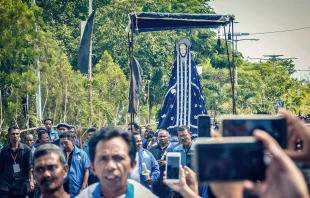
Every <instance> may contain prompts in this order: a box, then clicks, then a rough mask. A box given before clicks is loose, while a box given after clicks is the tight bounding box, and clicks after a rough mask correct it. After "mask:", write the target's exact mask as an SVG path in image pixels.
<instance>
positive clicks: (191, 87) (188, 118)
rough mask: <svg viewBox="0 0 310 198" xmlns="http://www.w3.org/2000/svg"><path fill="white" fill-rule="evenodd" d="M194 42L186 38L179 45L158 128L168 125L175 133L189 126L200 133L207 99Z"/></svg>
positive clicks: (170, 130) (194, 134)
mask: <svg viewBox="0 0 310 198" xmlns="http://www.w3.org/2000/svg"><path fill="white" fill-rule="evenodd" d="M190 47H191V42H190V40H189V39H188V38H182V39H181V40H179V42H178V43H177V44H176V51H177V54H176V57H175V60H174V63H173V68H172V73H171V77H170V80H169V86H168V89H167V92H166V95H165V98H164V103H163V106H162V110H161V115H160V120H159V124H158V129H160V128H166V129H168V130H169V132H170V133H171V132H172V131H173V130H174V129H175V128H177V127H179V126H183V125H186V126H188V127H189V128H190V130H191V132H192V133H193V136H194V137H195V136H197V119H198V115H201V114H206V113H207V112H206V107H205V100H204V97H203V94H202V88H201V85H200V80H199V76H198V72H197V68H196V64H195V62H194V60H193V59H192V56H191V52H190Z"/></svg>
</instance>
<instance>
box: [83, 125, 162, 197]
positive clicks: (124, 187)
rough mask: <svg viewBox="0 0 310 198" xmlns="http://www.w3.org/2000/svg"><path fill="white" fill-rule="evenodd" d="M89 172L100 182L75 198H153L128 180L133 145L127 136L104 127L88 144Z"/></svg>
mask: <svg viewBox="0 0 310 198" xmlns="http://www.w3.org/2000/svg"><path fill="white" fill-rule="evenodd" d="M89 156H90V160H91V169H92V171H93V173H94V174H95V175H97V176H98V178H99V180H100V182H99V183H95V184H92V185H90V186H89V187H87V188H86V189H84V190H83V191H82V192H81V193H80V194H79V195H78V196H77V198H83V197H89V198H101V197H104V198H125V197H126V198H140V197H147V198H153V197H156V196H155V195H154V194H153V193H152V192H151V191H150V190H148V189H147V188H145V187H144V186H142V185H141V184H140V183H138V182H136V181H134V180H131V179H128V174H129V173H132V172H133V170H134V168H135V166H136V163H137V162H136V160H135V158H136V144H135V141H134V139H133V136H132V134H131V133H128V132H124V131H121V130H120V129H118V128H115V127H113V126H108V127H105V128H102V129H100V130H99V131H97V132H95V133H94V135H93V137H92V138H91V139H90V141H89Z"/></svg>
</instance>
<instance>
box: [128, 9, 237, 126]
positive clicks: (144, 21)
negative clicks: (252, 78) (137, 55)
mask: <svg viewBox="0 0 310 198" xmlns="http://www.w3.org/2000/svg"><path fill="white" fill-rule="evenodd" d="M128 17H129V24H128V26H127V28H126V30H127V32H128V47H129V65H130V93H129V102H130V105H129V106H130V107H131V108H132V109H131V110H130V112H131V122H133V121H134V109H133V108H134V105H133V98H134V97H133V94H134V91H133V86H132V85H133V65H132V64H133V55H134V34H136V35H138V34H139V33H140V32H152V31H165V30H186V29H197V28H202V29H212V28H213V29H215V28H219V27H221V26H222V27H224V34H225V43H226V48H227V50H226V53H227V58H228V64H229V72H230V80H231V88H232V106H233V109H232V110H233V114H236V103H235V87H234V86H235V77H234V73H235V64H234V50H232V61H231V62H230V58H229V50H228V43H227V38H226V29H225V26H227V25H229V27H231V38H234V26H233V25H234V19H235V17H234V16H233V15H218V14H184V13H162V12H134V13H130V14H129V15H128ZM231 42H232V47H233V46H234V39H231Z"/></svg>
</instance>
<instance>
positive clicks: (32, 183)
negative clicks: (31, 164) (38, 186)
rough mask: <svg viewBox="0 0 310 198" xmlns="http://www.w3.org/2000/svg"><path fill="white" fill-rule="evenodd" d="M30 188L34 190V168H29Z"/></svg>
mask: <svg viewBox="0 0 310 198" xmlns="http://www.w3.org/2000/svg"><path fill="white" fill-rule="evenodd" d="M28 174H29V190H30V192H32V191H34V181H33V169H32V168H31V169H29V173H28Z"/></svg>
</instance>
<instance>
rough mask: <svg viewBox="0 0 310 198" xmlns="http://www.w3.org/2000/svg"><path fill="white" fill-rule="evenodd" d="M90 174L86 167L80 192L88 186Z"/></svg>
mask: <svg viewBox="0 0 310 198" xmlns="http://www.w3.org/2000/svg"><path fill="white" fill-rule="evenodd" d="M88 176H89V169H85V170H84V178H83V184H82V187H81V189H80V192H82V190H84V189H85V188H86V187H87V181H88Z"/></svg>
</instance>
